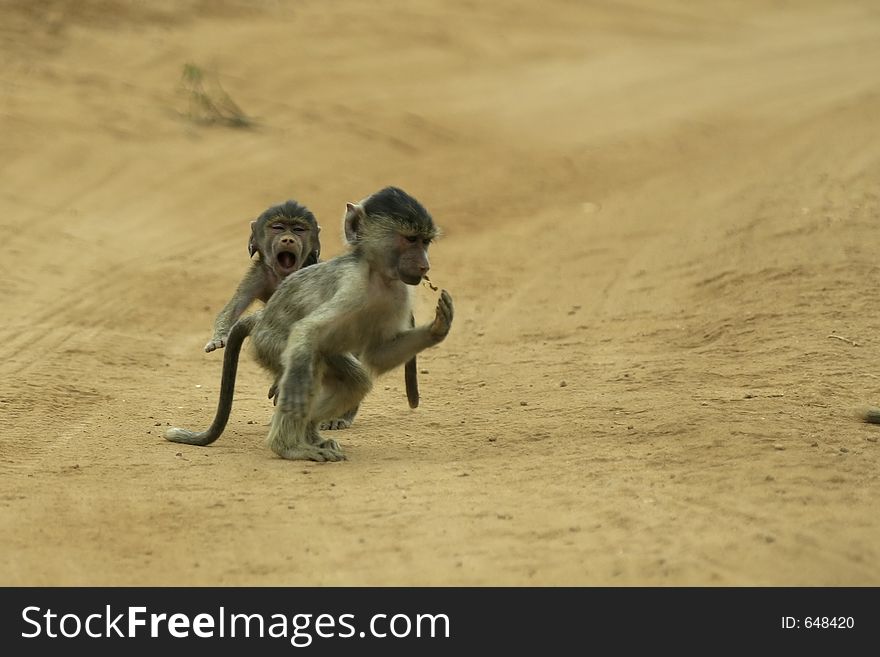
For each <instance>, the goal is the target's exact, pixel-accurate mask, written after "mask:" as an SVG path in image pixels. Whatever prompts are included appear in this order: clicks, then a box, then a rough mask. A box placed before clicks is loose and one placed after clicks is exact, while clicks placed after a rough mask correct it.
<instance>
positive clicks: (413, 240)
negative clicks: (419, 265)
mask: <svg viewBox="0 0 880 657" xmlns="http://www.w3.org/2000/svg"><path fill="white" fill-rule="evenodd" d="M404 237H405V238H406V241H407V242H409V243H410V244H415V243H416V242H417V241H418V239H419V238H418V237H417V236H416V235H405V236H404Z"/></svg>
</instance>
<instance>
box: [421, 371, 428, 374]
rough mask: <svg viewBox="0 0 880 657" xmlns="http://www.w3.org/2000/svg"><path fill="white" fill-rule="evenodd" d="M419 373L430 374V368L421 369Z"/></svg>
mask: <svg viewBox="0 0 880 657" xmlns="http://www.w3.org/2000/svg"><path fill="white" fill-rule="evenodd" d="M419 374H428V370H419Z"/></svg>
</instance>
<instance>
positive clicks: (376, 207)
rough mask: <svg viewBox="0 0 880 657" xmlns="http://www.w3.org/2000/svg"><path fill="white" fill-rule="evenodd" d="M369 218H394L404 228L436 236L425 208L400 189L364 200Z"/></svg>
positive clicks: (387, 188)
mask: <svg viewBox="0 0 880 657" xmlns="http://www.w3.org/2000/svg"><path fill="white" fill-rule="evenodd" d="M362 206H363V208H364V212H365V213H366V214H367V216H371V217H393V218H394V219H395V220H396V221H397V222H399V223H400V224H402V226H404V227H406V228H409V229H411V230H412V231H413V232H417V233H420V234H431V235H432V236H433V234H435V233H436V232H437V229H436V227H435V226H434V220H433V218H432V217H431V215H430V213H429V212H428V211H427V210H426V209H425V207H424V206H423V205H422V204H421V203H419V202H418V201H417V200H416V199H414V198H413V197H412V196H410V195H409V194H407V193H406V192H405V191H403V190H402V189H400V188H399V187H386V188H385V189H381V190H379V191H378V192H376V193H375V194H373V195H371V196H369V197H367V198H366V199H364V201H363V203H362Z"/></svg>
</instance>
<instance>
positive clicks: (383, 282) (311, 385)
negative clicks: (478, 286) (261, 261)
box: [165, 187, 453, 461]
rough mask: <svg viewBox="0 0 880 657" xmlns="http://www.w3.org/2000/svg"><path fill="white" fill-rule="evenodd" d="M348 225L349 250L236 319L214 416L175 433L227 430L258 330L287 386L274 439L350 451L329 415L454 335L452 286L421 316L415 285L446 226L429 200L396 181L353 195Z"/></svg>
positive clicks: (323, 450) (201, 440)
mask: <svg viewBox="0 0 880 657" xmlns="http://www.w3.org/2000/svg"><path fill="white" fill-rule="evenodd" d="M343 225H344V230H345V236H346V240H347V241H348V242H349V244H350V249H349V251H348V252H347V253H345V254H343V255H340V256H337V257H335V258H332V259H331V260H328V261H326V262H321V263H318V264H316V265H314V266H311V267H307V268H305V269H301V270H299V271H297V272H296V273H294V274H292V275H290V276H288V277H287V278H286V279H285V280H284V281H283V283H282V284H281V285H280V286H279V287H278V290H277V291H276V292H275V294H274V295H272V296H271V297H270V298H269V301H268V302H267V303H266V306H265V308H263V309H262V310H260V311H258V312H256V313H254V314H252V315H249V316H248V317H245V318H243V319H240V320H239V321H238V322H236V324H235V325H233V327H232V330H231V332H230V333H229V338H228V341H227V345H226V353H225V354H224V359H223V374H222V378H221V383H220V400H219V403H218V407H217V413H216V415H215V417H214V421H213V422H212V423H211V426H210V427H209V428H208V429H207V430H206V431H204V432H201V433H196V432H193V431H188V430H186V429H178V428H172V429H168V430H167V431H166V433H165V437H166V438H167V439H168V440H170V441H173V442H178V443H187V444H191V445H209V444H211V443H212V442H214V441H215V440H217V438H219V437H220V434H221V433H222V432H223V429H224V428H225V426H226V422H227V420H228V419H229V413H230V410H231V408H232V396H233V391H234V389H235V375H236V370H237V367H238V355H239V352H240V351H241V346H242V343H243V341H244V339H245V338H246V337H247V336H248V335H250V336H251V339H252V341H253V344H254V350H255V353H256V357H257V361H258V362H259V363H260V364H261V365H262V366H263V367H264V368H266V369H267V370H268V371H269V372H270V373H271V374H272V375H273V376H274V380H275V384H276V386H277V394H278V403H277V406H276V409H275V413H274V415H273V417H272V424H271V427H270V430H269V435H268V437H267V442H268V444H269V447H270V448H271V449H272V450H273V451H274V452H275V453H276V454H278V455H279V456H281V457H283V458H286V459H308V460H314V461H339V460H343V459H345V455H344V454H343V452H342V450H341V449H340V448H339V445H338V444H337V442H336V441H335V440H332V439H331V440H324V439H323V438H322V437H321V435H320V434H319V433H318V427H319V424H320V423H321V422H322V421H324V420H328V419H331V418H335V417H338V416H339V415H340V414H341V413H343V412H345V411H346V410H348V409H351V408H353V407H355V406H357V405H358V404H359V403H360V402H361V400H362V399H363V398H364V397H365V396H366V394H367V393H368V392H369V391H370V389H371V388H372V382H373V379H374V378H375V377H376V376H378V375H380V374H383V373H385V372H387V371H389V370H391V369H394V368H395V367H398V366H400V365H403V364H404V363H405V362H407V361H408V360H410V359H411V358H412V357H413V356H415V355H416V354H417V353H418V352H420V351H422V350H424V349H427V348H428V347H431V346H434V345H437V344H439V343H440V342H442V341H443V340H444V339H445V338H446V335H447V334H448V333H449V329H450V328H451V326H452V318H453V306H452V297H450V295H449V293H448V292H447V291H446V290H442V291H441V293H440V300H439V301H438V303H437V309H436V312H435V316H434V318H433V320H432V321H430V322H429V323H427V324H424V325H422V326H419V327H412V326H411V317H412V299H411V294H412V287H413V286H416V285H418V284H419V283H420V282H421V281H422V278H423V277H424V276H425V274H427V273H428V270H429V268H430V265H429V262H428V246H429V245H430V243H431V241H432V240H433V239H434V238H435V236H436V235H437V230H436V228H435V226H434V221H433V219H432V218H431V215H430V214H428V212H427V210H425V208H424V207H422V205H421V204H420V203H419V202H418V201H417V200H415V199H414V198H413V197H411V196H410V195H409V194H407V193H406V192H404V191H402V190H400V189H398V188H396V187H386V188H385V189H383V190H381V191H379V192H376V193H375V194H373V195H372V196H369V197H367V198H366V199H364V200H363V201H361V202H360V203H349V204H348V205H347V207H346V213H345V217H344V220H343ZM352 354H358V358H355V357H354V356H353V355H352Z"/></svg>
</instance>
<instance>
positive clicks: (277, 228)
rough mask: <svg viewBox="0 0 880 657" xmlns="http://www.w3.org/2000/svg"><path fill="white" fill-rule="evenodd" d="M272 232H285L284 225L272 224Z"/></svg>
mask: <svg viewBox="0 0 880 657" xmlns="http://www.w3.org/2000/svg"><path fill="white" fill-rule="evenodd" d="M272 230H284V224H272Z"/></svg>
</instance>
